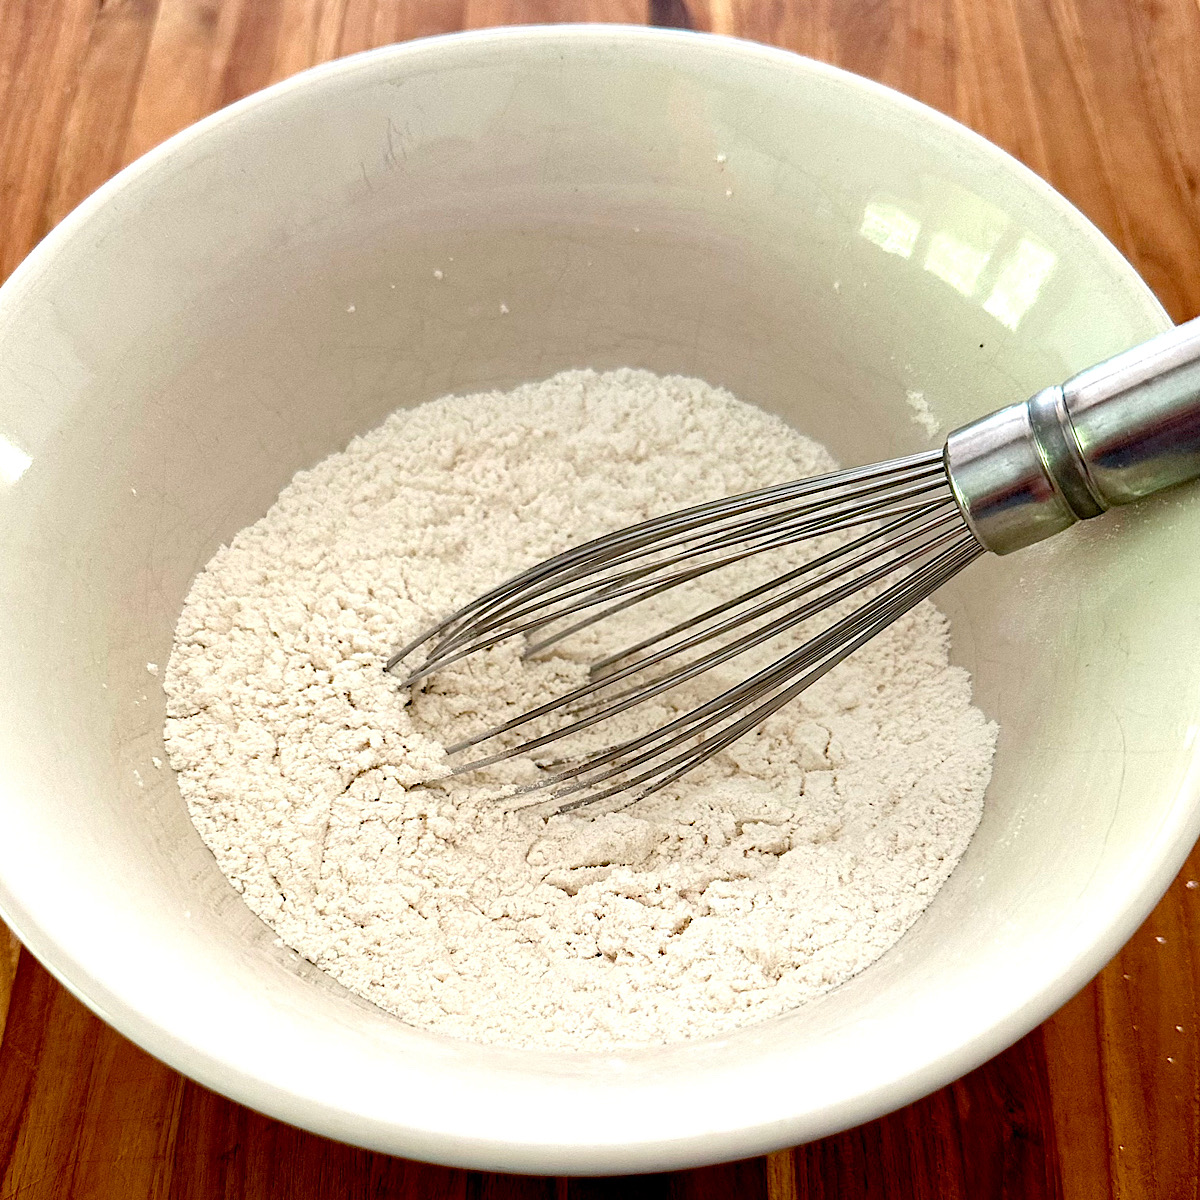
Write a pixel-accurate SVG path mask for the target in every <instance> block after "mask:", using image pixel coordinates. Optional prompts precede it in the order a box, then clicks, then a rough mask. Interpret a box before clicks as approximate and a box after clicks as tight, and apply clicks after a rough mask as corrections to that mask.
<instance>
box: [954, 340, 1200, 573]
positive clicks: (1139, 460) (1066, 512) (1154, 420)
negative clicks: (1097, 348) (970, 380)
mask: <svg viewBox="0 0 1200 1200" xmlns="http://www.w3.org/2000/svg"><path fill="white" fill-rule="evenodd" d="M945 463H946V473H947V475H949V477H950V482H951V486H952V487H953V489H954V495H955V499H956V500H957V501H958V504H959V507H960V508H961V509H962V512H963V516H964V517H965V519H966V521H967V524H968V525H969V526H970V527H971V531H972V532H973V533H974V534H975V536H976V538H978V540H979V541H980V542H981V543H982V544H983V545H984V546H985V547H986V548H987V549H988V550H991V551H994V552H995V553H996V554H1008V553H1010V552H1011V551H1013V550H1019V549H1021V548H1022V547H1023V546H1029V545H1032V544H1033V543H1034V542H1040V541H1041V540H1042V539H1043V538H1047V537H1050V536H1051V535H1053V534H1055V533H1059V532H1061V531H1062V530H1064V529H1066V528H1067V527H1068V526H1069V525H1073V524H1074V523H1075V522H1076V521H1084V520H1087V519H1088V518H1089V517H1096V516H1099V515H1100V513H1102V512H1104V511H1105V510H1106V509H1109V508H1112V507H1115V506H1116V505H1119V504H1129V503H1131V502H1132V501H1134V500H1137V499H1140V498H1141V497H1143V496H1148V495H1150V494H1151V493H1152V492H1157V491H1161V490H1162V489H1163V488H1167V487H1171V486H1173V485H1174V484H1177V483H1183V482H1185V481H1187V480H1190V479H1195V478H1197V477H1198V476H1200V318H1197V319H1196V320H1193V321H1189V322H1187V323H1186V324H1184V325H1180V326H1178V327H1177V328H1176V329H1172V330H1169V331H1168V332H1167V333H1164V334H1162V335H1160V336H1159V337H1156V338H1154V339H1152V340H1151V341H1149V342H1145V343H1144V344H1142V345H1140V346H1137V347H1135V348H1134V349H1133V350H1129V351H1126V352H1125V353H1124V354H1118V355H1117V356H1116V357H1115V358H1110V359H1108V360H1107V361H1106V362H1102V363H1100V364H1098V365H1097V366H1094V367H1089V368H1088V369H1087V370H1086V371H1082V372H1080V373H1079V374H1078V375H1076V376H1074V377H1073V378H1072V379H1069V380H1068V381H1067V382H1066V383H1064V384H1062V385H1061V386H1055V387H1048V388H1044V389H1043V390H1042V391H1040V392H1038V393H1037V394H1036V395H1034V396H1032V397H1031V398H1030V399H1028V400H1026V401H1024V402H1023V403H1021V404H1012V405H1009V406H1008V407H1007V408H1002V409H1000V410H999V411H998V412H994V413H991V414H989V415H988V416H986V417H981V418H980V419H979V420H978V421H973V422H972V423H971V424H969V425H964V426H962V427H961V428H960V429H956V430H955V431H954V432H953V433H952V434H950V436H949V437H948V438H947V439H946V449H945Z"/></svg>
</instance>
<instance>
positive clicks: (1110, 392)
mask: <svg viewBox="0 0 1200 1200" xmlns="http://www.w3.org/2000/svg"><path fill="white" fill-rule="evenodd" d="M1197 475H1200V320H1197V321H1192V322H1189V323H1188V324H1187V325H1183V326H1180V327H1179V328H1177V329H1175V330H1172V331H1170V332H1168V333H1166V334H1163V335H1161V336H1160V337H1158V338H1155V339H1154V340H1153V341H1150V342H1147V343H1145V344H1144V345H1142V346H1139V347H1136V348H1135V349H1133V350H1130V351H1127V352H1126V353H1125V354H1123V355H1118V356H1117V357H1116V358H1114V359H1110V360H1108V361H1107V362H1105V363H1101V364H1100V365H1099V366H1097V367H1093V368H1090V369H1089V370H1087V371H1084V372H1082V373H1081V374H1079V375H1077V376H1075V377H1074V378H1072V379H1071V380H1070V381H1068V382H1067V383H1066V384H1063V385H1062V386H1058V387H1051V388H1046V389H1044V390H1043V391H1041V392H1039V393H1037V394H1036V395H1035V396H1033V397H1031V398H1030V399H1029V400H1027V401H1025V402H1023V403H1020V404H1014V405H1010V406H1009V407H1008V408H1004V409H1000V410H999V411H997V412H995V413H992V414H990V415H988V416H986V417H983V418H981V419H980V420H978V421H975V422H972V423H971V424H969V425H966V426H963V427H962V428H961V429H958V430H956V431H955V432H954V433H952V434H951V435H950V436H949V438H948V439H947V441H946V444H945V446H944V447H943V448H942V449H941V450H930V451H926V452H924V453H920V454H915V455H912V456H909V457H906V458H901V459H896V460H893V461H891V462H885V463H880V464H876V465H873V466H866V467H857V468H852V469H850V470H845V471H836V472H833V473H831V474H828V475H822V476H819V477H815V478H811V479H802V480H797V481H794V482H789V483H784V484H779V485H777V486H773V487H768V488H763V489H760V490H757V491H753V492H747V493H744V494H742V495H738V496H732V497H729V498H726V499H721V500H715V501H712V502H709V503H706V504H700V505H696V506H694V507H692V508H687V509H684V510H682V511H678V512H673V513H668V514H666V515H665V516H660V517H655V518H653V519H651V520H648V521H643V522H641V523H639V524H637V525H632V526H629V527H628V528H625V529H620V530H617V531H615V532H613V533H609V534H605V535H604V536H602V537H598V538H595V539H593V540H592V541H589V542H586V543H584V544H583V545H580V546H576V547H574V548H572V549H570V550H567V551H565V552H563V553H561V554H557V555H555V556H554V557H552V558H549V559H547V560H546V561H545V562H542V563H539V564H538V565H536V566H534V567H531V568H529V569H528V570H527V571H524V572H522V573H521V574H519V575H517V576H515V577H514V578H512V579H510V580H508V581H507V582H505V583H502V584H500V585H499V586H498V587H495V588H493V589H492V590H491V591H489V592H486V593H485V594H484V595H482V596H480V597H479V598H478V599H476V600H474V601H472V602H471V603H469V604H467V605H465V606H464V607H463V608H461V609H459V610H458V611H457V612H455V613H452V614H451V615H450V616H448V617H447V618H446V619H445V620H444V621H442V622H441V623H440V624H438V625H436V626H435V627H434V628H432V629H429V630H427V631H425V632H424V633H422V634H421V636H420V637H418V638H416V639H415V640H414V641H412V642H410V643H409V644H408V645H406V646H404V647H402V648H401V649H400V650H398V651H397V652H396V653H395V654H394V655H393V656H392V657H391V658H390V659H389V661H388V663H387V665H386V669H387V670H388V671H390V672H395V671H396V669H397V667H398V666H399V665H400V664H401V663H403V662H405V661H406V660H407V659H409V658H410V657H411V656H412V655H413V654H415V653H416V652H417V651H419V650H422V649H424V651H425V654H424V659H423V661H422V662H421V664H420V665H419V666H418V667H416V668H415V669H411V670H410V671H409V672H408V674H407V675H406V676H405V677H404V678H403V679H402V681H401V687H406V688H412V687H415V686H416V685H417V684H419V683H421V682H422V681H423V680H425V679H427V678H428V677H429V676H431V675H433V674H434V673H435V672H437V671H439V670H442V669H444V668H446V667H448V666H450V665H451V664H453V663H457V662H460V661H462V660H463V659H466V658H467V657H469V656H470V655H473V654H476V653H479V652H480V651H484V650H487V649H489V648H490V647H493V646H496V645H499V644H500V643H501V642H504V641H506V640H508V639H510V638H518V637H519V638H523V639H524V642H525V647H524V652H523V653H524V656H525V657H527V658H532V657H535V656H537V655H540V654H542V653H544V652H545V651H547V650H549V649H550V648H551V647H553V646H555V645H557V644H558V643H560V642H561V641H563V639H565V638H568V637H570V636H571V635H573V634H576V633H579V632H580V631H581V630H583V629H586V628H587V627H588V626H591V625H593V624H595V623H596V622H599V621H602V620H604V619H606V618H609V617H612V616H615V615H616V614H618V613H620V612H624V611H625V610H628V609H630V608H632V607H633V606H635V605H637V604H640V603H643V602H645V601H647V600H650V599H652V598H654V597H658V596H662V595H663V594H664V593H666V592H668V591H670V590H672V589H675V588H679V587H681V586H683V585H686V584H692V583H695V582H696V581H698V580H700V579H702V578H704V577H706V576H709V575H712V574H713V573H714V572H718V571H720V570H722V569H724V568H726V567H730V566H733V565H734V564H738V563H742V562H744V561H746V560H748V559H750V558H752V557H754V556H756V555H761V554H764V553H766V552H769V551H775V550H780V549H782V548H784V547H791V546H799V545H804V544H807V545H808V547H809V548H810V549H811V550H812V554H811V556H810V557H808V558H807V559H805V560H803V561H801V562H799V563H798V565H795V566H791V567H789V568H788V569H786V570H784V571H782V572H781V573H778V574H775V575H773V576H772V577H770V578H768V579H766V580H765V581H763V582H761V583H758V584H756V585H755V586H753V587H750V588H749V589H747V590H743V591H741V592H739V593H737V594H736V595H734V596H732V597H730V598H728V599H722V600H720V601H719V602H718V603H715V604H709V605H708V606H707V607H704V608H703V609H702V610H701V611H700V612H698V613H695V614H694V615H690V616H688V617H686V618H685V619H683V620H680V621H677V622H676V623H674V624H672V625H670V626H669V627H668V628H665V629H660V630H654V631H652V632H649V633H648V634H647V635H646V636H644V637H641V638H640V639H638V640H637V641H635V642H634V643H633V644H631V645H628V646H625V647H624V648H622V649H620V650H618V651H616V652H614V653H609V654H606V655H604V656H603V657H602V658H600V659H599V660H598V661H596V662H594V663H592V664H591V666H590V668H589V671H588V676H587V679H586V681H585V682H583V683H582V684H580V685H579V686H577V687H575V688H573V689H571V690H570V691H567V692H566V693H564V694H562V695H560V696H557V697H555V698H554V699H553V700H550V701H547V702H545V703H542V704H538V705H535V706H533V707H531V708H529V709H528V710H527V711H525V712H522V713H521V714H519V715H518V716H515V717H513V718H511V719H509V720H506V721H504V722H503V723H501V724H498V725H496V726H494V727H492V728H489V729H487V730H485V731H483V732H482V733H479V734H476V735H475V736H472V737H470V738H467V739H465V740H463V741H460V742H458V743H457V744H454V745H451V746H448V747H447V753H448V755H450V756H451V757H452V758H461V756H463V755H465V753H466V752H467V751H471V750H476V751H477V752H478V749H482V750H484V751H485V752H484V753H482V754H480V755H479V756H478V757H474V758H469V759H468V760H467V761H462V762H460V764H459V765H457V766H456V767H454V769H453V771H452V772H451V773H452V774H453V775H459V774H464V773H467V772H471V771H477V770H480V769H482V768H484V767H488V766H491V765H493V764H495V763H498V762H501V761H503V760H505V759H509V758H513V757H517V756H521V757H530V758H533V759H534V760H535V761H538V760H540V759H543V758H544V756H545V752H546V750H547V748H548V747H551V746H554V745H555V744H556V743H559V742H561V741H563V740H564V739H569V738H570V737H572V735H576V734H579V733H581V732H583V731H585V730H587V729H590V728H592V727H593V726H596V725H598V724H600V723H601V722H603V721H606V720H608V719H610V718H611V717H613V716H616V715H618V714H620V713H624V712H627V711H628V710H630V709H632V708H634V707H636V706H638V705H640V704H643V703H645V702H646V701H648V700H650V699H652V698H654V697H658V696H662V695H664V694H665V693H667V692H669V691H671V690H673V689H676V688H679V687H681V686H682V685H684V684H687V683H690V682H691V681H693V680H696V679H698V678H700V677H701V676H703V675H705V674H706V673H708V672H711V671H713V670H714V669H716V668H719V667H721V666H723V665H725V664H727V663H730V662H732V661H734V660H735V659H738V658H739V657H740V656H742V655H746V654H748V653H749V652H752V651H754V650H755V649H757V648H758V647H762V646H767V645H769V644H770V643H772V642H773V641H775V640H777V639H779V638H780V637H781V636H782V635H785V634H788V633H789V632H791V631H794V630H797V629H798V628H800V627H802V626H806V624H807V623H810V622H814V621H817V620H819V619H821V618H822V617H824V618H827V621H828V623H827V624H825V625H824V626H823V627H822V628H820V629H819V630H817V631H815V632H811V634H809V635H808V636H806V637H804V639H803V640H802V641H800V643H799V644H798V645H795V646H793V647H792V648H790V649H788V650H786V652H784V653H782V654H781V655H780V656H779V657H777V658H776V659H775V660H774V661H772V662H770V663H769V665H767V666H765V667H762V668H760V669H758V670H756V671H754V672H753V673H752V674H750V675H749V676H748V677H747V678H745V679H742V680H739V681H738V682H737V683H735V684H734V685H732V686H729V687H726V688H724V689H723V690H721V691H719V692H718V694H717V695H715V696H713V697H712V698H711V699H709V700H706V701H705V702H703V703H700V704H698V705H696V706H695V707H693V708H691V709H690V710H688V711H686V712H684V713H683V714H682V715H680V716H678V717H676V718H674V719H672V720H669V721H667V722H666V723H664V724H662V725H660V726H658V727H655V728H652V729H649V730H648V731H646V732H645V733H642V734H639V735H638V736H636V737H631V738H626V739H625V740H623V741H620V742H617V743H616V744H613V745H609V746H606V747H605V748H603V749H601V750H599V751H596V752H592V753H589V754H585V755H582V756H576V757H567V758H565V759H562V760H559V761H552V762H550V763H549V764H548V766H547V769H545V770H544V771H543V772H542V774H541V776H540V778H539V779H538V780H537V781H536V782H534V783H532V784H528V785H526V786H524V787H522V788H519V789H518V794H519V795H522V796H524V795H527V794H530V793H535V792H542V793H545V798H546V799H548V800H549V801H550V802H551V805H552V809H553V811H555V812H571V811H574V810H576V809H580V808H583V807H584V806H587V805H591V804H597V803H600V802H605V801H612V800H614V799H616V798H619V800H620V803H621V806H622V807H624V806H627V805H629V804H633V803H636V802H637V801H638V800H641V799H643V798H644V797H646V796H648V795H650V794H652V793H653V792H656V791H658V790H660V789H661V788H664V787H667V786H668V785H670V784H672V783H673V782H675V781H676V780H678V779H680V778H681V777H682V776H683V775H685V774H687V773H688V772H689V771H692V770H694V769H695V768H696V767H698V766H699V765H700V764H702V763H704V762H706V761H708V760H709V759H711V758H712V757H713V756H714V755H716V754H718V753H719V752H720V751H721V750H723V749H725V748H726V747H727V746H729V745H731V744H732V743H733V742H735V741H737V740H738V739H739V738H741V737H743V736H744V735H745V734H747V733H749V732H750V731H752V730H754V729H756V728H758V727H759V726H760V725H761V724H762V723H763V722H764V721H765V720H766V719H767V718H768V717H770V716H771V715H772V714H773V713H775V712H777V711H778V710H779V709H780V708H782V707H783V706H784V705H786V704H788V703H790V702H791V701H792V700H794V699H795V698H796V697H797V696H799V695H800V693H801V692H803V691H804V690H805V689H806V688H808V687H810V686H811V685H812V684H813V683H815V682H816V681H817V680H818V679H820V678H821V677H822V676H824V675H826V674H827V673H828V672H829V671H831V670H832V669H833V668H834V667H836V666H837V664H838V663H840V662H842V661H843V660H844V659H845V658H847V657H848V656H849V655H850V654H853V653H854V651H856V650H857V649H859V647H861V646H863V645H864V644H865V643H866V642H868V641H870V640H871V639H872V638H873V637H875V636H876V635H877V634H878V633H880V632H881V631H882V630H884V629H886V628H887V627H888V626H889V625H891V624H892V623H893V622H894V621H896V620H897V618H899V617H900V616H902V615H903V614H904V613H905V612H907V611H908V610H909V609H911V608H913V607H914V606H915V605H917V604H919V603H920V602H921V601H922V600H924V599H926V598H927V597H929V596H930V595H932V593H934V592H935V591H936V590H937V589H938V588H939V587H941V586H942V585H943V584H944V583H946V582H947V581H948V580H950V579H951V578H953V577H954V576H955V575H956V574H958V572H959V571H961V570H962V569H963V568H964V567H966V566H967V565H968V564H969V563H970V562H972V561H973V560H974V559H975V558H977V557H979V556H980V555H981V554H983V553H984V552H985V551H988V550H990V551H993V552H995V553H998V554H1006V553H1009V552H1010V551H1012V550H1016V549H1019V548H1021V547H1023V546H1026V545H1029V544H1031V543H1032V542H1035V541H1040V540H1042V539H1043V538H1045V537H1048V536H1050V535H1052V534H1054V533H1057V532H1059V531H1061V530H1062V529H1065V528H1066V527H1068V526H1069V525H1071V524H1074V523H1075V521H1077V520H1082V519H1086V518H1089V517H1093V516H1096V515H1098V514H1099V513H1101V512H1103V511H1105V510H1106V509H1107V508H1109V507H1111V506H1113V505H1117V504H1125V503H1129V502H1130V501H1132V500H1135V499H1138V498H1139V497H1141V496H1144V495H1148V494H1149V493H1151V492H1154V491H1158V490H1161V489H1162V488H1164V487H1169V486H1172V485H1173V484H1176V483H1180V482H1183V481H1185V480H1188V479H1192V478H1195V477H1196V476H1197ZM833 535H836V537H834V536H833ZM805 632H806V633H807V632H808V631H807V629H806V630H805ZM543 719H553V720H556V721H560V722H561V723H559V724H556V725H555V727H554V728H552V729H550V730H549V731H548V732H545V733H539V734H537V735H536V736H529V737H525V738H524V740H520V741H517V742H516V743H515V744H511V745H505V746H503V747H502V748H498V749H496V748H493V749H492V750H491V751H490V752H487V745H486V744H487V743H491V742H493V741H494V739H498V738H502V739H504V740H506V741H509V740H511V739H509V738H506V737H505V735H510V734H513V733H514V731H518V730H522V729H523V728H524V727H526V726H528V725H530V724H532V723H534V722H537V721H542V720H543ZM477 748H478V749H477Z"/></svg>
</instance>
